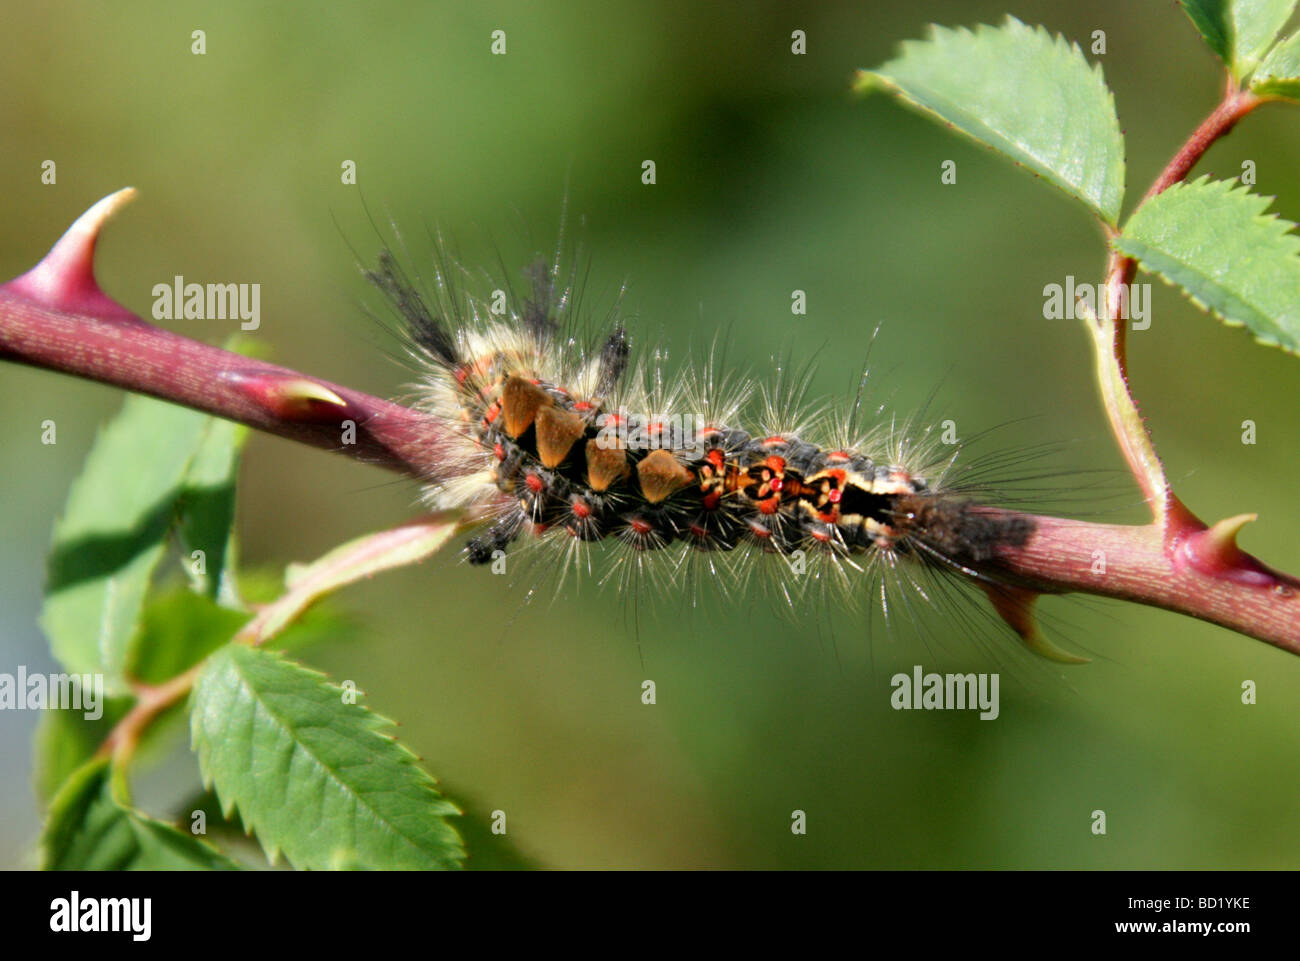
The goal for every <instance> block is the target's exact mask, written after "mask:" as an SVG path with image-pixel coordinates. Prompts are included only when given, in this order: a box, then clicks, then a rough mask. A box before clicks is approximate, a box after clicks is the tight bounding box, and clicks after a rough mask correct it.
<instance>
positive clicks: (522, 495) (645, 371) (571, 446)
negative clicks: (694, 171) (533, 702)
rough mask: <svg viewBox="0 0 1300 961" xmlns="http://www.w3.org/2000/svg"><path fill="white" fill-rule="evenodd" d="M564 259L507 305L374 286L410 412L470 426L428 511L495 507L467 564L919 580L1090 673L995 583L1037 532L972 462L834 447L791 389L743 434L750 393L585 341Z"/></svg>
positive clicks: (856, 444)
mask: <svg viewBox="0 0 1300 961" xmlns="http://www.w3.org/2000/svg"><path fill="white" fill-rule="evenodd" d="M559 263H560V258H559V256H558V255H557V256H556V257H555V259H554V260H552V261H549V262H548V261H545V260H543V261H540V262H538V263H536V264H535V265H534V266H533V267H532V268H531V269H530V270H529V271H528V284H527V285H526V286H527V289H526V290H525V291H524V293H523V294H520V293H519V292H518V291H517V290H515V288H514V287H513V286H511V285H506V286H505V287H504V288H500V289H497V290H495V291H494V292H493V295H492V297H491V298H483V297H481V296H477V295H475V294H472V293H463V292H462V291H461V289H460V285H459V283H458V276H457V274H456V272H455V271H454V270H453V269H452V268H451V267H449V266H448V263H447V260H446V258H445V257H444V258H440V259H439V261H438V263H437V265H436V266H435V268H434V275H433V283H432V284H424V285H416V284H414V283H412V282H411V280H410V279H409V278H408V276H407V275H406V273H405V271H404V270H403V269H402V268H401V266H400V265H399V263H398V261H397V258H395V257H394V255H393V254H392V252H391V251H390V250H387V249H385V250H384V251H383V252H382V253H381V254H380V255H379V257H378V260H377V263H376V265H375V266H374V267H373V268H371V269H367V270H365V273H366V276H367V278H368V280H369V281H370V282H371V283H372V284H374V285H375V287H377V288H378V289H379V290H380V291H381V292H382V293H383V294H384V295H385V296H386V298H387V299H388V301H389V302H390V304H391V306H392V307H393V308H394V309H395V310H396V313H397V314H398V317H399V319H400V322H401V325H402V330H401V333H402V334H403V335H404V340H405V342H406V345H407V349H408V353H409V354H410V355H411V356H412V358H413V359H414V361H415V366H416V368H417V369H418V370H420V371H421V372H422V377H421V378H420V380H419V382H418V383H417V384H416V385H414V387H413V388H412V398H411V401H412V402H413V403H414V405H415V406H417V407H419V408H421V409H423V410H426V411H429V412H431V413H433V414H435V415H436V416H437V417H438V418H440V420H442V421H443V422H444V423H448V424H454V425H456V427H457V430H456V436H457V438H458V442H457V444H456V449H455V450H454V452H453V453H452V454H451V455H449V456H450V458H451V461H452V463H451V464H450V465H449V467H450V469H449V470H448V471H447V472H446V473H447V474H449V475H450V476H451V477H452V478H453V479H451V480H445V479H442V480H438V481H432V480H431V481H429V483H428V484H427V486H426V488H425V491H424V497H425V500H426V501H427V503H428V504H429V505H430V506H431V507H433V508H436V509H448V508H466V507H471V506H478V507H484V506H486V507H487V508H488V512H489V514H490V520H489V526H488V528H487V530H486V531H485V532H483V533H481V534H479V535H477V536H475V537H473V538H472V539H471V540H469V542H468V543H467V544H466V545H465V548H464V558H465V559H466V560H467V561H468V562H469V563H470V564H472V565H484V564H489V563H492V562H493V561H495V560H498V559H501V558H503V557H505V556H506V554H507V552H510V551H512V550H514V549H516V547H517V545H519V544H521V543H528V542H534V543H539V544H541V543H552V542H553V541H555V540H557V539H558V540H561V541H564V542H567V544H568V545H569V551H570V553H575V554H579V556H580V552H581V551H583V550H584V549H585V548H587V547H588V546H603V542H613V543H614V544H616V545H617V546H616V548H615V549H617V550H621V551H624V552H628V554H629V555H630V556H631V557H633V558H634V559H635V562H636V564H637V565H638V566H640V565H641V564H643V563H649V562H650V561H649V559H650V558H651V557H659V556H663V555H669V554H671V555H673V556H672V559H666V560H665V563H668V564H670V565H673V566H674V567H676V566H679V565H681V564H683V563H687V562H689V560H690V559H691V558H692V557H701V556H702V557H705V558H707V561H706V563H707V564H708V567H709V570H710V571H713V572H716V571H717V570H718V564H719V561H720V560H721V559H724V558H725V559H731V558H737V559H738V560H737V565H739V564H741V563H745V562H747V561H748V559H750V558H753V557H757V558H758V559H759V560H757V561H756V562H757V563H762V562H763V560H764V559H766V560H769V561H772V562H773V563H779V561H778V560H776V559H777V558H779V559H781V560H784V561H786V562H787V563H788V562H789V561H791V560H792V559H795V558H798V559H799V560H800V561H804V562H807V563H808V564H810V565H813V566H814V567H815V568H818V567H819V568H820V569H822V570H826V569H829V570H833V571H835V572H836V573H837V574H839V575H840V577H841V579H850V580H851V579H852V576H853V575H854V574H855V573H868V572H872V571H876V572H879V571H884V572H887V573H891V574H896V573H897V572H899V571H905V570H907V568H908V566H909V565H910V566H913V567H917V568H919V569H923V570H926V571H927V572H935V571H937V572H940V573H943V574H950V575H953V576H956V577H957V578H959V579H961V580H963V581H966V582H968V583H974V584H977V585H978V586H980V587H982V588H983V589H984V590H985V591H986V592H987V593H988V594H989V597H990V598H991V599H992V601H993V604H994V607H995V608H996V609H997V611H998V613H999V614H1001V615H1002V617H1003V618H1004V619H1005V620H1006V621H1007V622H1008V623H1009V624H1010V625H1011V626H1012V627H1013V628H1014V629H1015V630H1016V632H1017V634H1018V635H1019V636H1020V639H1021V640H1022V641H1024V642H1025V643H1026V645H1027V646H1029V647H1030V648H1031V649H1032V650H1035V651H1036V652H1037V653H1040V654H1043V655H1045V656H1047V657H1050V658H1053V659H1056V660H1062V661H1077V660H1080V659H1079V658H1075V657H1073V656H1072V655H1068V654H1065V653H1064V652H1062V651H1060V650H1059V649H1057V648H1055V647H1054V646H1052V645H1051V644H1050V643H1049V642H1047V641H1046V640H1045V639H1043V638H1042V636H1041V635H1040V634H1039V633H1038V632H1037V630H1036V628H1035V627H1034V626H1033V619H1032V617H1031V616H1030V615H1029V614H1028V610H1027V604H1026V601H1025V597H1026V596H1027V595H1025V594H1023V593H1022V592H1020V591H1019V590H1018V589H1017V588H1016V587H1015V586H1014V585H1011V584H1008V583H1006V582H1004V581H1003V580H1002V579H1001V578H1000V577H999V576H998V574H997V570H996V557H997V553H998V551H999V549H1000V548H1002V547H1003V546H1020V545H1022V544H1024V543H1025V541H1026V540H1027V539H1028V538H1029V537H1030V536H1031V535H1032V533H1033V530H1034V525H1033V521H1032V519H1031V518H1030V517H1028V516H1026V515H1021V514H1010V513H994V512H989V511H987V510H985V509H984V505H982V504H980V503H979V502H977V501H976V500H973V499H972V498H971V497H970V496H969V494H968V490H967V488H966V486H964V485H962V484H961V483H959V482H958V481H957V480H955V479H954V478H955V477H956V476H958V475H959V472H956V471H955V463H956V451H948V452H940V451H936V450H935V449H934V445H929V446H928V447H927V445H925V444H918V443H915V442H914V439H913V438H911V437H909V436H908V433H907V431H901V432H900V431H898V430H897V429H896V428H895V425H894V424H893V423H892V421H885V422H883V426H882V425H877V426H876V427H875V428H874V429H871V428H868V429H867V430H865V431H863V432H861V434H860V435H859V436H857V437H852V436H849V435H850V433H851V432H852V424H851V421H850V427H849V428H848V429H841V430H839V431H838V434H839V435H840V436H831V435H832V434H834V433H836V432H835V431H824V432H823V433H824V434H825V435H826V436H817V432H816V428H815V427H813V428H809V426H808V425H807V424H806V423H803V424H801V423H799V422H798V421H797V420H796V419H795V418H791V417H789V416H787V415H786V414H785V413H784V412H783V411H784V409H785V408H786V407H788V406H790V405H788V404H784V403H783V398H782V396H781V395H782V393H783V392H784V391H785V390H786V389H788V385H784V386H777V387H776V388H774V389H770V388H769V389H765V390H764V391H763V397H762V404H761V405H760V406H761V408H762V415H761V417H760V422H759V423H757V424H753V425H747V424H743V423H741V422H740V419H739V418H740V413H741V411H742V409H743V408H744V406H745V402H746V401H747V400H748V395H749V393H750V392H749V391H747V390H731V389H728V386H727V384H726V383H725V378H722V379H720V378H717V377H716V376H715V374H714V372H713V370H712V367H711V365H707V366H706V367H705V368H703V369H701V370H696V371H695V372H694V373H693V374H691V375H688V376H686V377H684V378H676V379H669V378H665V377H664V376H663V374H662V371H661V370H660V369H659V368H658V367H657V366H656V367H651V366H650V365H648V363H647V361H646V360H645V359H641V360H639V361H636V362H634V361H633V356H634V355H633V351H632V345H631V338H630V336H629V334H628V331H627V328H626V325H625V324H624V323H623V321H622V320H621V319H620V318H619V317H618V314H617V310H614V311H612V312H611V316H610V317H609V318H608V319H607V320H606V321H605V322H604V323H603V325H602V326H603V328H604V329H603V331H600V332H592V331H591V330H590V329H587V330H586V331H585V333H584V327H586V328H589V327H590V324H589V318H586V317H583V316H582V315H581V311H580V309H579V307H578V302H579V300H580V297H579V296H578V294H577V282H576V278H575V276H574V275H573V274H570V275H569V276H568V277H567V278H566V279H565V280H564V281H563V282H561V278H560V268H559ZM666 383H672V384H676V385H677V386H672V387H666V386H665V384H666ZM858 399H859V401H860V397H859V398H858ZM855 411H856V405H855ZM773 556H774V557H773ZM784 573H786V572H785V571H784V570H783V571H782V572H781V574H780V575H779V576H780V577H781V580H782V581H783V584H782V588H781V590H782V592H783V593H785V594H786V596H787V598H788V597H789V592H788V591H787V590H786V587H785V584H786V583H788V581H789V580H790V578H788V577H785V576H783V575H784ZM809 580H811V581H816V580H818V578H817V577H816V576H814V577H812V578H809ZM912 583H913V584H914V585H915V586H916V587H917V590H918V591H920V592H921V593H922V594H924V590H923V588H921V586H920V584H919V582H918V581H917V580H916V579H915V578H913V579H912ZM881 600H882V603H888V599H887V594H886V592H885V590H884V585H883V583H882V591H881ZM1028 603H1032V601H1029V602H1028Z"/></svg>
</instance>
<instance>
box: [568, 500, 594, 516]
mask: <svg viewBox="0 0 1300 961" xmlns="http://www.w3.org/2000/svg"><path fill="white" fill-rule="evenodd" d="M572 510H573V516H574V517H577V518H579V519H581V520H586V519H587V518H588V517H590V516H591V505H590V504H588V503H587V502H586V501H584V500H583V499H582V498H581V497H575V498H574V499H573V504H572Z"/></svg>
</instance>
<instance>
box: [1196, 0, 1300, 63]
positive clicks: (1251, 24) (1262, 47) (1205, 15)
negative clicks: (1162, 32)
mask: <svg viewBox="0 0 1300 961" xmlns="http://www.w3.org/2000/svg"><path fill="white" fill-rule="evenodd" d="M1178 3H1179V5H1180V6H1181V7H1182V8H1183V10H1184V12H1186V14H1187V16H1188V18H1189V19H1190V20H1191V21H1192V23H1193V24H1195V25H1196V29H1197V30H1199V31H1200V34H1201V36H1202V37H1204V38H1205V42H1206V43H1208V44H1209V45H1210V49H1211V50H1213V51H1214V52H1215V53H1216V54H1218V56H1219V59H1220V60H1222V61H1223V62H1224V63H1226V64H1227V65H1228V67H1229V68H1230V69H1231V70H1232V75H1233V76H1234V77H1236V78H1237V79H1238V80H1240V79H1242V78H1243V77H1246V76H1249V74H1250V72H1251V71H1252V70H1254V69H1255V67H1256V65H1257V64H1258V63H1259V59H1260V57H1262V56H1263V55H1264V51H1266V50H1267V49H1268V48H1269V46H1270V45H1271V44H1272V43H1273V39H1274V38H1275V37H1276V36H1277V32H1278V31H1279V30H1281V29H1282V27H1283V25H1285V24H1286V22H1287V20H1288V19H1289V18H1290V16H1291V13H1292V11H1293V10H1295V5H1296V0H1178Z"/></svg>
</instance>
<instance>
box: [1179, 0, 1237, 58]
mask: <svg viewBox="0 0 1300 961" xmlns="http://www.w3.org/2000/svg"><path fill="white" fill-rule="evenodd" d="M1228 3H1229V0H1178V5H1179V6H1180V7H1182V8H1183V12H1184V13H1186V14H1187V17H1188V19H1190V20H1191V21H1192V23H1193V24H1195V25H1196V29H1197V30H1199V31H1200V34H1201V36H1202V37H1204V38H1205V42H1206V43H1208V44H1209V45H1210V49H1211V50H1213V51H1214V52H1215V53H1216V54H1218V56H1219V59H1220V60H1222V61H1223V62H1224V63H1231V62H1232V23H1231V21H1229V19H1228Z"/></svg>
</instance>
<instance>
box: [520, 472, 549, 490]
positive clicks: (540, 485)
mask: <svg viewBox="0 0 1300 961" xmlns="http://www.w3.org/2000/svg"><path fill="white" fill-rule="evenodd" d="M524 484H525V485H526V486H527V487H528V489H529V490H530V491H532V492H533V493H534V494H540V493H541V492H542V491H543V490H544V489H545V487H546V484H545V483H544V482H543V481H542V479H541V478H540V477H538V476H537V475H536V474H528V475H527V476H525V477H524Z"/></svg>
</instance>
